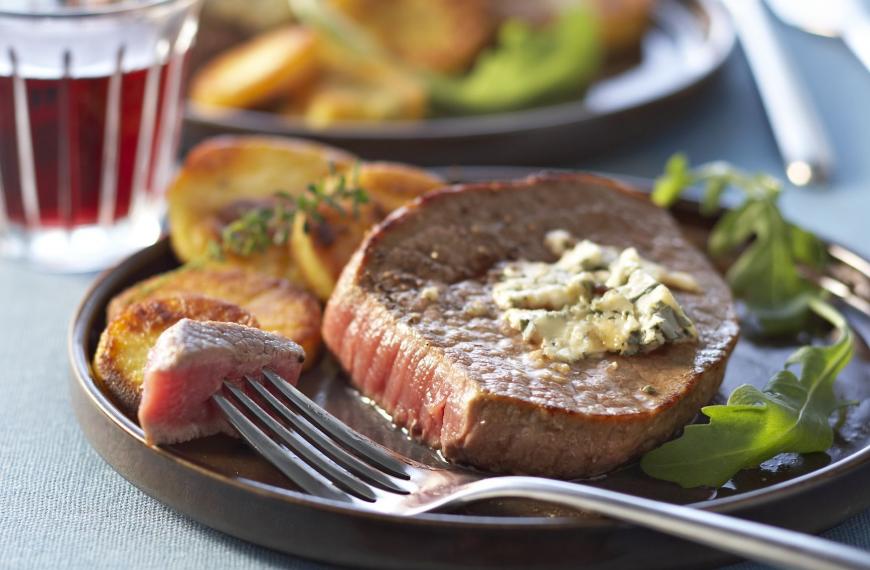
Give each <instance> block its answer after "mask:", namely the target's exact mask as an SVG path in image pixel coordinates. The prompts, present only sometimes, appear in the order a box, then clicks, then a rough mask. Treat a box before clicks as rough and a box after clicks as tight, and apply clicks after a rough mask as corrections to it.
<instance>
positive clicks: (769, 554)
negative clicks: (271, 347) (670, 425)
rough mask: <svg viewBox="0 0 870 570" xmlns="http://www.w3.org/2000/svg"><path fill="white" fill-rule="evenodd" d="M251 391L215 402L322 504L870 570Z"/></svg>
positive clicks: (781, 538) (271, 383)
mask: <svg viewBox="0 0 870 570" xmlns="http://www.w3.org/2000/svg"><path fill="white" fill-rule="evenodd" d="M246 387H247V390H243V389H241V388H239V387H237V386H235V385H233V384H231V383H225V384H224V392H223V393H222V394H217V395H215V396H214V397H213V400H214V401H215V403H216V404H217V405H218V406H219V407H220V408H221V410H223V412H224V414H225V415H226V417H227V418H228V420H229V421H230V423H231V424H232V425H233V426H235V428H236V429H237V430H238V431H239V433H240V434H241V435H242V437H243V438H244V439H245V440H246V441H247V442H248V444H250V445H251V446H252V447H253V448H254V449H255V450H257V451H258V452H259V453H260V454H261V455H263V456H264V457H265V458H266V459H267V460H268V461H270V462H271V463H272V464H273V465H274V466H275V467H277V468H278V469H279V470H280V471H281V472H282V473H284V474H285V475H286V476H287V477H288V478H289V479H290V480H292V481H293V482H294V483H295V484H296V485H298V486H299V487H300V488H301V489H303V490H304V491H306V492H308V493H310V494H312V495H314V496H316V497H321V498H324V499H330V500H333V501H337V502H340V503H345V504H351V505H354V506H355V507H357V508H361V509H366V510H371V511H375V512H380V513H388V514H393V515H400V516H413V515H416V514H419V513H424V512H428V511H432V510H436V509H442V508H445V507H448V506H457V505H462V504H465V503H469V502H473V501H478V500H481V499H492V498H498V497H502V498H503V497H521V498H527V499H535V500H540V501H545V502H551V503H557V504H561V505H566V506H568V507H572V508H575V509H581V510H585V511H590V512H595V513H598V514H602V515H606V516H609V517H612V518H615V519H619V520H622V521H627V522H631V523H634V524H638V525H641V526H644V527H648V528H651V529H655V530H657V531H660V532H663V533H666V534H670V535H674V536H678V537H680V538H683V539H687V540H690V541H694V542H697V543H701V544H705V545H708V546H710V547H713V548H716V549H719V550H723V551H727V552H731V553H733V554H737V555H740V556H743V557H746V558H751V559H754V560H757V561H760V562H766V563H768V564H773V565H775V566H780V567H783V568H797V569H806V570H825V569H830V570H835V569H836V570H843V569H853V570H857V569H867V568H870V553H868V552H864V551H861V550H858V549H855V548H851V547H848V546H844V545H841V544H837V543H834V542H831V541H828V540H824V539H821V538H817V537H814V536H809V535H806V534H801V533H798V532H794V531H790V530H785V529H781V528H777V527H772V526H768V525H764V524H760V523H757V522H752V521H748V520H743V519H739V518H735V517H730V516H726V515H721V514H718V513H714V512H710V511H705V510H700V509H696V508H691V507H685V506H678V505H672V504H669V503H664V502H659V501H654V500H650V499H645V498H641V497H635V496H632V495H627V494H623V493H618V492H614V491H610V490H606V489H599V488H596V487H592V486H588V485H582V484H578V483H569V482H565V481H556V480H553V479H544V478H538V477H520V476H499V477H486V476H483V475H477V474H473V473H470V472H456V471H451V470H447V469H439V468H433V467H429V466H426V465H422V464H418V463H414V462H411V461H409V460H407V459H405V458H403V457H400V456H398V455H396V454H394V453H393V452H391V451H389V450H387V449H385V448H383V447H381V446H379V445H377V444H375V443H373V442H372V441H370V440H368V439H367V438H365V437H363V436H362V435H360V434H358V433H356V432H354V431H353V430H351V429H350V428H349V427H347V426H346V425H345V424H343V423H342V422H340V421H339V420H338V419H336V418H335V417H333V416H332V415H330V414H329V413H328V412H326V411H325V410H324V409H323V408H321V407H319V406H318V405H317V404H315V403H314V402H313V401H311V400H310V399H309V398H308V397H306V396H305V395H304V394H302V393H301V392H300V391H299V390H298V389H296V388H295V387H294V386H292V385H290V384H289V383H288V382H286V381H285V380H284V379H282V378H281V377H279V376H277V375H276V374H274V373H272V372H270V371H268V370H267V371H265V381H262V382H261V381H259V380H255V379H252V378H247V385H246ZM249 393H250V394H251V395H256V399H255V397H252V396H251V395H249ZM261 426H262V427H261ZM264 428H265V429H264Z"/></svg>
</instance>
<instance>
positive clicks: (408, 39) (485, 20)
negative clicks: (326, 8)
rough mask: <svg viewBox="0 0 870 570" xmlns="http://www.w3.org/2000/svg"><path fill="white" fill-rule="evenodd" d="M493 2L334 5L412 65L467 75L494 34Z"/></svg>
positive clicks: (408, 0)
mask: <svg viewBox="0 0 870 570" xmlns="http://www.w3.org/2000/svg"><path fill="white" fill-rule="evenodd" d="M489 2H490V0H330V3H331V4H332V5H333V6H334V7H335V8H336V9H338V10H339V11H341V12H342V13H344V14H345V15H347V16H348V17H350V18H351V19H352V20H354V21H356V22H357V23H358V24H360V25H361V26H362V27H363V28H364V29H366V30H367V31H368V32H369V33H370V34H371V35H372V36H374V37H375V38H376V39H377V40H378V41H379V42H380V43H381V44H382V45H383V46H384V47H386V48H387V49H388V50H389V51H390V52H392V53H394V54H395V55H396V56H398V57H399V58H400V59H401V60H403V61H405V62H407V63H408V64H410V65H412V66H415V67H419V68H422V69H427V70H432V71H440V72H447V73H453V72H459V71H462V70H464V69H466V68H467V67H468V66H469V65H470V64H471V62H472V61H474V58H475V57H477V54H478V53H479V52H480V50H481V49H483V47H484V46H486V45H487V43H488V42H489V40H490V38H491V37H492V34H493V31H494V28H495V18H494V17H493V14H492V11H491V10H490V4H489Z"/></svg>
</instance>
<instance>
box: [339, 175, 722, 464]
mask: <svg viewBox="0 0 870 570" xmlns="http://www.w3.org/2000/svg"><path fill="white" fill-rule="evenodd" d="M556 229H563V230H567V231H568V232H570V233H571V234H573V235H574V236H576V237H577V238H579V239H589V240H591V241H594V242H596V243H599V244H606V245H610V246H615V247H618V248H627V247H636V248H637V250H638V251H639V253H640V254H641V255H642V256H643V257H644V258H646V259H649V260H651V261H653V262H656V263H659V264H661V265H663V266H665V267H667V268H668V269H670V270H674V271H684V272H687V273H689V274H691V275H692V276H693V277H694V278H695V280H696V281H697V282H698V284H699V285H700V287H701V289H702V291H703V292H702V293H700V294H698V293H688V292H681V291H675V296H676V298H677V300H678V301H679V303H680V305H681V306H682V307H683V308H684V309H685V311H686V314H687V315H688V316H689V317H690V318H691V319H692V320H693V321H694V323H695V326H696V327H697V331H698V337H699V338H698V340H697V342H694V341H693V342H689V343H680V344H669V345H665V346H663V347H661V348H658V349H656V350H654V351H652V352H649V353H645V354H638V355H633V356H620V355H616V354H610V355H607V356H605V357H602V358H590V359H584V360H580V361H578V362H575V363H573V364H571V365H565V364H564V363H559V362H552V361H549V360H541V359H536V358H534V357H533V356H532V347H530V346H529V345H528V344H526V343H524V342H523V340H522V338H521V335H520V333H519V332H517V331H512V330H510V329H508V328H507V327H506V326H505V324H504V322H503V321H502V319H501V318H500V313H499V310H498V308H497V307H496V306H495V304H494V302H493V300H492V286H493V283H494V281H495V279H496V278H497V272H496V271H495V269H494V268H495V267H496V266H497V264H498V263H499V262H503V261H506V260H515V259H528V260H541V261H548V262H552V261H553V260H554V256H553V254H552V253H551V252H550V251H548V249H547V248H546V246H545V244H544V237H545V235H546V234H547V232H549V231H552V230H556ZM737 334H738V327H737V322H736V319H735V313H734V309H733V306H732V299H731V295H730V292H729V290H728V287H727V285H726V284H725V283H724V282H723V280H722V279H721V278H720V276H719V275H718V274H717V273H716V272H715V271H714V269H713V268H712V267H711V265H710V264H709V263H708V261H707V260H706V259H705V257H704V255H702V254H701V253H700V252H699V251H697V250H696V249H695V248H694V247H693V246H691V245H690V244H689V243H688V242H687V241H686V240H685V239H684V238H683V237H682V235H681V234H680V231H679V229H678V228H677V225H676V223H675V222H674V220H673V219H672V218H671V216H670V215H669V214H668V213H667V212H665V211H663V210H661V209H660V208H657V207H656V206H654V205H653V204H652V203H650V202H649V200H648V199H647V198H646V197H645V196H643V195H641V194H639V193H635V192H633V191H631V190H629V189H627V188H625V187H623V186H621V185H619V184H617V183H616V182H613V181H611V180H608V179H604V178H600V177H597V176H592V175H585V174H565V175H541V176H537V177H532V178H529V179H527V180H524V181H521V182H512V183H490V184H477V185H466V186H455V187H452V188H448V189H445V190H443V191H440V192H437V193H434V194H430V195H428V196H426V197H423V198H421V199H418V200H417V201H415V202H414V203H412V204H411V205H409V206H407V207H406V208H403V209H401V210H399V211H397V212H395V213H394V214H393V215H392V216H390V217H389V218H388V219H387V220H386V221H385V222H384V223H383V224H381V225H380V226H379V227H377V228H376V229H375V230H374V231H373V232H372V233H371V234H370V235H369V237H368V238H367V239H366V241H365V242H364V243H363V245H362V246H361V247H360V249H359V250H358V251H357V252H356V254H355V255H354V257H353V259H352V260H351V262H350V263H349V264H348V266H347V267H346V268H345V270H344V272H343V274H342V276H341V279H340V281H339V284H338V287H337V289H336V291H335V293H334V294H333V296H332V298H331V299H330V301H329V303H328V305H327V307H326V313H325V317H324V327H323V335H324V340H325V341H326V344H327V345H328V346H329V348H330V349H331V350H332V352H333V353H334V354H335V355H336V356H337V357H338V359H339V361H340V362H341V364H342V366H343V367H344V368H345V369H346V370H347V371H348V373H349V374H350V376H351V378H352V381H353V383H354V384H355V385H356V386H357V387H358V388H359V389H360V390H361V391H362V392H363V393H364V394H365V395H367V396H369V397H371V398H372V399H373V400H375V401H376V402H377V403H378V404H379V405H380V406H382V407H383V408H384V409H385V410H386V411H387V412H389V413H390V414H391V415H392V417H393V419H394V421H395V422H396V424H398V425H400V426H404V427H406V428H408V430H409V431H410V433H411V434H413V435H414V436H417V437H419V438H422V439H423V440H424V441H425V442H426V443H428V444H429V445H431V446H432V447H435V448H440V449H441V451H442V452H443V454H444V456H445V457H447V458H448V459H450V460H453V461H457V462H463V463H468V464H471V465H474V466H477V467H479V468H482V469H486V470H490V471H495V472H511V473H528V474H540V475H547V476H555V477H562V478H574V477H583V476H591V475H596V474H600V473H604V472H606V471H609V470H612V469H613V468H615V467H617V466H619V465H621V464H623V463H625V462H627V461H629V460H630V459H632V458H634V457H636V456H638V455H639V454H641V453H643V452H645V451H647V450H649V449H651V448H653V447H655V446H656V445H658V444H660V443H662V442H663V441H665V440H666V439H668V438H669V437H671V435H673V434H674V432H675V431H677V430H678V429H680V428H681V427H682V426H683V425H684V424H686V423H687V422H689V421H690V420H691V419H692V418H693V416H694V415H695V414H696V413H697V411H698V409H699V408H700V407H701V406H702V405H704V404H705V403H707V402H708V401H709V400H710V399H711V398H712V397H713V396H714V394H715V393H716V391H717V389H718V387H719V384H720V383H721V381H722V376H723V374H724V371H725V363H726V361H727V359H728V356H729V354H730V353H731V350H732V349H733V347H734V344H735V342H736V340H737Z"/></svg>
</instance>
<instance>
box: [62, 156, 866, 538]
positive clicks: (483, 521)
mask: <svg viewBox="0 0 870 570" xmlns="http://www.w3.org/2000/svg"><path fill="white" fill-rule="evenodd" d="M455 168H456V167H444V168H443V169H442V170H453V169H455ZM458 168H459V169H460V170H466V171H467V170H473V169H474V168H475V167H473V166H464V167H458ZM478 168H479V169H480V170H481V171H488V172H491V171H495V170H498V169H499V167H478ZM435 170H438V169H437V168H436V169H435ZM504 170H509V171H513V172H514V173H518V172H520V171H525V172H527V173H533V172H539V171H541V170H547V169H536V168H531V167H514V168H512V169H510V168H508V169H504ZM549 170H552V169H549ZM575 171H577V170H575ZM578 172H579V171H578ZM598 174H600V173H598ZM605 175H606V176H610V177H611V178H617V179H621V180H631V181H633V184H632V186H633V187H634V188H636V189H638V190H640V191H642V188H643V186H642V185H641V184H639V182H641V181H643V180H647V179H644V178H640V177H635V176H625V175H614V174H605ZM683 202H684V203H689V204H695V207H697V204H696V203H695V202H693V201H690V200H684V201H683ZM825 243H827V244H829V245H837V246H838V247H841V248H842V249H844V250H846V251H849V252H851V253H853V254H854V255H856V256H857V257H859V258H861V259H864V260H866V258H865V257H864V256H863V255H860V254H859V253H857V252H855V251H854V250H851V249H849V248H845V247H843V246H840V245H839V244H838V243H837V242H834V241H827V240H825ZM161 251H163V252H164V253H165V251H171V250H170V247H169V237H168V236H163V237H161V239H160V240H159V241H158V242H156V243H155V244H152V245H150V246H148V247H146V248H143V249H141V250H139V251H137V252H135V253H133V254H132V255H130V256H128V257H126V258H124V259H123V260H122V261H121V262H119V263H118V264H117V265H115V266H113V267H111V268H109V269H106V270H105V271H103V272H102V273H100V274H99V275H98V276H97V277H96V279H95V280H94V281H93V282H92V283H91V285H90V286H89V287H88V288H87V290H86V292H85V293H84V295H83V296H82V299H81V300H80V301H79V303H78V305H77V306H76V309H75V311H74V313H73V317H72V320H71V321H70V326H69V328H68V336H67V354H68V359H69V363H70V367H71V372H72V386H73V387H74V388H77V389H79V390H82V391H83V393H84V394H85V395H86V396H87V398H88V399H89V400H90V404H91V405H92V406H95V407H96V409H97V410H98V411H99V412H100V413H101V414H102V415H103V416H105V418H107V419H108V420H109V421H111V423H112V424H114V426H115V427H116V428H117V429H119V430H121V431H122V432H124V435H125V436H126V437H131V438H133V439H135V440H137V442H138V444H139V445H142V446H144V447H145V448H147V450H148V451H150V452H151V453H155V454H157V455H159V456H160V457H162V458H163V459H164V460H171V461H173V462H174V463H176V464H178V465H179V466H181V467H183V468H186V469H189V470H191V471H193V472H194V473H195V474H197V475H198V476H202V477H207V478H209V479H212V480H213V481H215V482H217V483H219V484H223V485H230V486H232V487H234V488H237V489H239V490H242V491H247V492H253V493H256V494H258V495H262V496H264V497H266V498H272V499H276V500H280V501H283V502H287V503H291V504H293V505H295V506H297V507H303V508H305V507H308V508H313V509H318V510H325V511H330V512H333V513H337V514H339V515H342V516H350V517H354V518H365V519H369V520H377V521H382V522H387V523H395V522H399V521H401V523H402V524H414V525H421V526H432V525H435V526H441V525H448V526H450V527H457V526H458V527H461V528H469V529H471V528H477V529H489V530H499V529H505V530H518V529H531V528H534V529H541V528H542V527H543V528H549V529H553V530H555V529H594V530H609V529H614V528H617V527H624V526H631V525H627V523H621V522H618V521H613V520H610V519H604V518H596V519H583V518H571V517H514V516H482V515H465V514H462V515H458V514H451V513H424V514H421V515H416V516H414V517H403V516H400V515H391V514H386V513H379V512H375V511H368V510H365V509H362V508H359V507H355V506H350V505H346V504H343V503H337V502H333V501H329V500H328V499H321V498H319V497H314V496H312V495H308V494H306V493H303V492H299V491H293V490H291V489H285V488H281V487H275V486H272V485H269V484H266V483H261V482H259V481H254V480H251V479H247V478H244V477H239V478H231V477H229V476H226V475H223V474H221V473H217V472H214V471H212V470H210V469H208V468H206V467H204V466H201V465H198V464H196V463H195V462H193V461H191V460H188V459H186V458H184V457H181V456H178V455H176V454H174V453H172V452H171V451H170V450H167V449H164V448H160V447H152V446H148V445H147V444H146V443H145V439H144V434H143V433H142V430H141V428H139V426H137V425H136V424H135V423H134V422H133V421H132V420H131V419H130V418H128V417H127V415H126V414H124V413H123V412H122V411H121V410H120V408H118V407H117V406H116V405H115V404H114V403H113V402H112V401H111V400H110V399H109V397H108V396H107V395H106V394H104V393H103V391H102V390H101V389H100V387H99V385H98V382H97V381H96V379H95V378H94V377H93V374H92V372H91V362H90V358H89V356H88V354H87V350H86V349H87V343H88V335H89V332H90V324H91V321H92V319H93V315H94V314H95V313H96V312H97V311H99V310H101V307H102V308H104V307H105V305H106V304H107V302H108V298H106V299H104V300H102V301H104V302H97V301H98V300H101V299H100V296H102V297H107V296H108V295H107V293H105V292H103V289H106V288H110V287H111V285H112V281H113V280H118V281H122V278H121V277H119V276H120V275H124V274H125V272H124V270H125V269H126V268H128V267H129V266H134V267H136V266H141V260H142V259H147V258H150V257H152V256H158V255H162V254H161ZM137 264H139V265H137ZM77 419H78V421H79V422H81V419H79V418H77ZM88 439H89V443H91V442H90V438H88ZM91 445H93V443H91ZM98 451H99V450H98ZM100 454H101V456H102V453H100ZM106 461H107V463H109V465H110V466H112V468H113V469H116V470H117V468H116V467H115V465H114V464H113V463H112V462H110V461H108V460H106ZM859 469H870V443H868V444H867V445H865V446H864V447H863V449H861V450H860V451H857V452H856V453H853V454H852V455H849V456H847V457H844V458H841V459H839V460H837V461H834V462H831V463H830V464H828V465H826V466H824V467H821V468H819V469H816V470H814V471H811V472H809V473H805V474H803V475H800V476H798V477H795V478H793V479H789V480H786V481H781V482H779V483H775V484H773V485H770V486H768V487H764V488H761V489H755V490H752V491H747V492H744V493H740V494H737V495H731V496H728V497H720V498H715V499H709V500H704V501H699V502H695V503H690V504H689V506H692V507H696V508H701V509H704V510H710V511H714V512H721V513H730V512H734V511H739V510H741V509H742V508H747V509H749V508H757V507H762V506H764V505H766V504H767V503H770V502H773V501H780V500H783V499H784V498H788V497H791V496H794V495H800V494H802V493H805V492H808V491H810V490H812V489H814V488H817V487H819V486H823V485H825V484H828V483H830V482H831V480H832V479H833V480H835V479H837V478H838V477H840V476H845V475H848V474H850V473H852V472H853V471H855V470H859ZM131 482H132V483H133V484H134V485H136V482H135V481H131Z"/></svg>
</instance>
